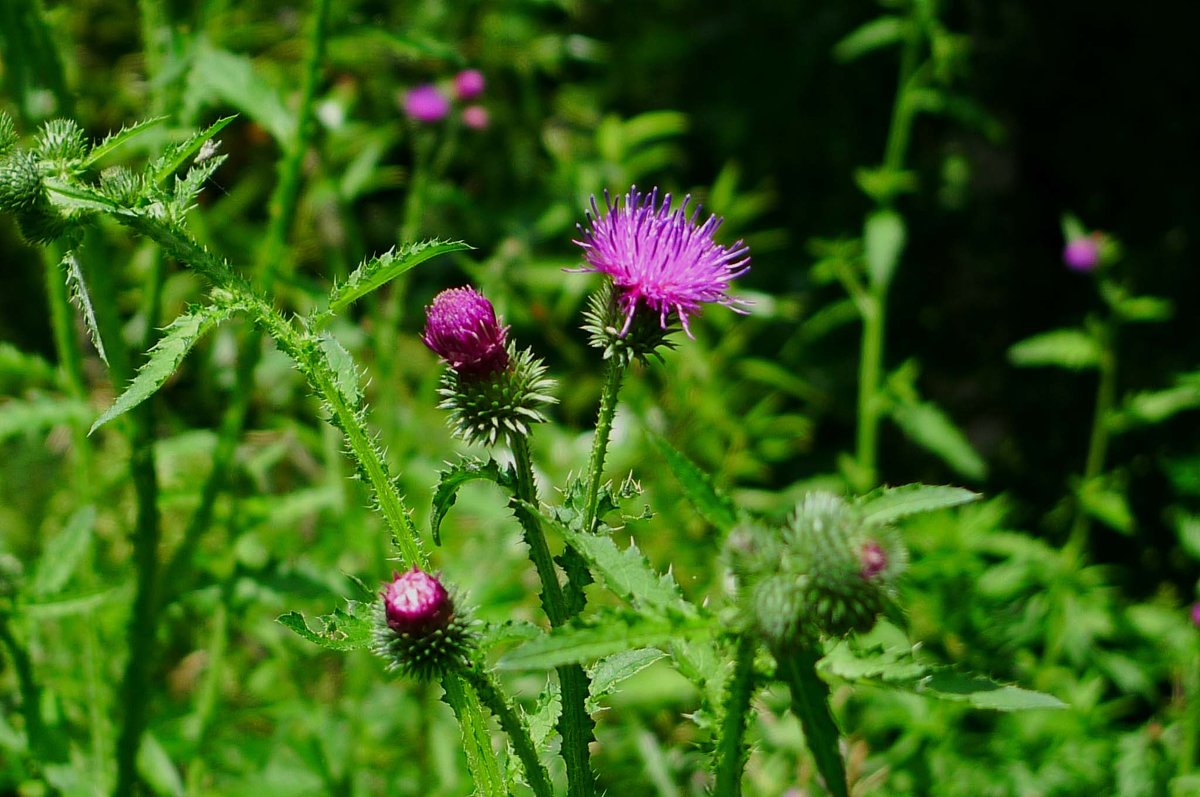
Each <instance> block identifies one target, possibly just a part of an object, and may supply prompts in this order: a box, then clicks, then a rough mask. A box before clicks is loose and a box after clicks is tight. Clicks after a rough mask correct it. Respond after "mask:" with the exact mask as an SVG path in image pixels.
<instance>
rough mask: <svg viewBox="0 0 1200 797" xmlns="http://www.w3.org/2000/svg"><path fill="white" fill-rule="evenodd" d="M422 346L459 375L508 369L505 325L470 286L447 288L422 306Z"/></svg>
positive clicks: (489, 372) (491, 372)
mask: <svg viewBox="0 0 1200 797" xmlns="http://www.w3.org/2000/svg"><path fill="white" fill-rule="evenodd" d="M422 340H423V341H424V342H425V345H426V346H428V347H429V348H430V349H432V350H433V352H434V353H435V354H437V355H438V356H439V357H441V358H442V359H443V360H445V361H446V362H447V363H449V365H450V367H451V368H453V369H454V370H455V371H456V372H457V373H459V374H460V375H474V374H477V375H488V374H494V373H496V372H498V371H502V370H504V369H506V368H508V350H507V344H508V327H505V326H500V322H499V321H497V319H496V310H495V308H494V307H492V303H491V302H489V301H488V300H487V297H485V296H484V295H483V294H482V293H480V292H479V291H477V290H475V289H474V288H471V287H469V286H467V287H463V288H450V289H448V290H444V291H442V292H441V293H439V294H438V295H437V296H435V297H433V303H432V304H430V305H429V307H427V308H425V334H424V335H423V336H422Z"/></svg>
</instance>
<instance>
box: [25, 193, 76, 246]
mask: <svg viewBox="0 0 1200 797" xmlns="http://www.w3.org/2000/svg"><path fill="white" fill-rule="evenodd" d="M17 226H18V227H19V228H20V229H21V236H22V237H23V238H24V239H25V240H26V241H28V242H29V243H31V244H48V243H51V242H52V241H56V240H58V239H59V238H61V237H62V236H63V234H64V233H65V232H66V231H67V227H68V226H69V225H68V222H67V220H66V219H65V218H63V217H62V216H61V215H59V213H58V211H56V210H55V209H54V208H53V207H51V206H50V203H49V202H47V203H45V204H44V205H42V206H39V207H36V208H33V209H31V210H27V211H25V212H24V213H19V214H17Z"/></svg>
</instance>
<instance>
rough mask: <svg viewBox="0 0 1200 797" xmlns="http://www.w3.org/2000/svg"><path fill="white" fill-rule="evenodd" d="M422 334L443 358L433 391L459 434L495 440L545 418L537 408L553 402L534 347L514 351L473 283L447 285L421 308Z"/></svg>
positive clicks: (475, 440) (521, 431)
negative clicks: (439, 381) (438, 381)
mask: <svg viewBox="0 0 1200 797" xmlns="http://www.w3.org/2000/svg"><path fill="white" fill-rule="evenodd" d="M425 313H426V322H425V332H424V335H423V336H422V340H423V341H424V342H425V345H426V346H428V347H429V348H430V349H431V350H432V351H433V352H434V353H435V354H437V355H438V356H439V357H441V358H442V359H443V360H445V362H446V365H448V366H449V367H448V368H447V369H446V373H445V374H444V375H443V377H442V384H441V387H440V388H439V389H438V393H439V394H440V395H441V396H442V403H441V405H440V406H441V407H442V409H445V410H449V411H450V423H451V426H452V428H453V429H454V432H455V434H456V435H458V436H459V437H461V438H463V439H464V440H467V441H468V442H473V443H483V444H485V445H495V444H496V443H497V442H499V441H500V440H501V439H502V438H510V437H511V436H513V435H516V436H520V437H524V436H526V435H528V434H529V429H530V424H534V423H540V422H542V421H544V420H545V416H544V415H542V412H541V408H542V407H544V406H545V405H547V404H551V403H553V402H554V398H553V397H551V396H550V395H549V391H550V389H551V388H552V387H553V381H552V380H551V379H550V378H548V377H547V376H546V366H545V365H543V364H542V362H541V360H539V359H537V358H536V357H534V356H533V353H532V352H531V351H530V350H528V349H525V350H523V351H517V349H516V347H515V346H513V345H512V343H510V342H509V340H508V327H506V326H502V325H501V324H500V321H499V319H497V317H496V311H495V309H494V308H493V307H492V303H491V302H489V301H488V300H487V298H486V297H484V296H483V294H481V293H479V292H478V291H476V290H475V289H474V288H470V287H464V288H451V289H449V290H445V291H442V292H441V293H439V294H438V295H437V296H435V297H434V299H433V303H432V304H430V305H429V307H428V308H426V311H425Z"/></svg>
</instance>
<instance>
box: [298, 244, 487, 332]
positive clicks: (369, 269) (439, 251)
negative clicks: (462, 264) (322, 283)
mask: <svg viewBox="0 0 1200 797" xmlns="http://www.w3.org/2000/svg"><path fill="white" fill-rule="evenodd" d="M467 249H471V247H470V246H468V245H467V244H465V243H463V242H462V241H439V240H436V239H433V240H429V241H422V242H420V243H417V244H406V245H404V246H401V247H400V248H399V249H391V250H389V251H388V252H385V253H384V254H382V255H380V256H378V257H373V258H371V259H370V260H368V261H367V262H365V263H363V264H362V265H360V266H359V267H358V268H356V269H355V270H354V272H353V273H352V274H351V275H350V276H349V278H347V280H346V281H345V282H343V283H342V284H341V285H335V286H334V288H333V290H332V291H331V292H330V294H329V309H328V310H326V311H325V312H324V313H322V314H321V316H320V317H319V318H320V319H321V320H322V321H323V320H327V319H328V318H329V317H332V316H333V315H335V314H337V313H339V312H341V311H342V310H344V309H346V308H347V307H349V306H350V305H351V304H353V303H354V302H356V301H358V300H359V299H361V298H362V297H364V296H366V295H367V294H369V293H371V292H372V291H374V290H378V289H379V288H381V287H382V286H384V285H386V284H387V283H389V282H391V281H392V280H394V279H395V278H396V277H398V276H400V275H401V274H403V273H405V272H406V271H410V270H412V269H413V268H416V267H417V266H419V265H420V264H422V263H424V262H425V261H426V260H430V259H431V258H434V257H437V256H438V255H444V254H449V253H450V252H462V251H465V250H467Z"/></svg>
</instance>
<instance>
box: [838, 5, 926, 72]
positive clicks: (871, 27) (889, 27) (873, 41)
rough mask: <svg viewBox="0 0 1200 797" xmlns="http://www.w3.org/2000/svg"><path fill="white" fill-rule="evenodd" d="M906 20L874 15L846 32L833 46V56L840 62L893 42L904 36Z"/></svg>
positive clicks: (859, 56) (850, 59) (856, 57)
mask: <svg viewBox="0 0 1200 797" xmlns="http://www.w3.org/2000/svg"><path fill="white" fill-rule="evenodd" d="M907 26H908V22H907V21H906V20H905V19H904V18H903V17H893V16H883V17H876V18H875V19H872V20H871V21H869V22H866V23H864V24H862V25H860V26H859V27H857V28H855V29H854V30H853V31H851V32H850V33H848V34H846V36H844V37H843V38H842V40H841V41H839V42H838V43H837V44H835V45H834V46H833V57H834V58H836V59H837V60H839V61H841V62H842V63H848V62H850V61H854V60H855V59H858V58H861V57H862V56H864V55H866V54H867V53H870V52H873V51H875V50H878V49H879V48H881V47H887V46H888V45H889V44H895V43H896V42H898V41H901V40H902V39H903V38H904V32H905V29H906V28H907Z"/></svg>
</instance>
